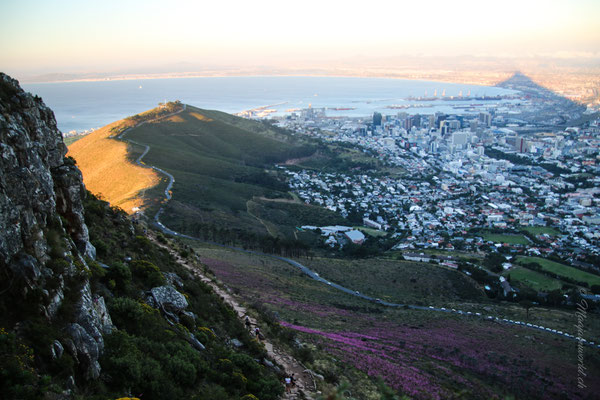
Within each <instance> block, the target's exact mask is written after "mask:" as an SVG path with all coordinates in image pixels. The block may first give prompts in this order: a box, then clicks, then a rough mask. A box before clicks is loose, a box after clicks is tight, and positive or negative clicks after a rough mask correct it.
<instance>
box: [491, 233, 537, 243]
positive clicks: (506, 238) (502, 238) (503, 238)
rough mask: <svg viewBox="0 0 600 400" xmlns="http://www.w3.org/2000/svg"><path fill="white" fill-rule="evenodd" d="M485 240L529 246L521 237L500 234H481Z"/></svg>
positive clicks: (523, 237)
mask: <svg viewBox="0 0 600 400" xmlns="http://www.w3.org/2000/svg"><path fill="white" fill-rule="evenodd" d="M481 236H482V237H483V238H484V239H485V240H487V241H491V242H496V243H508V244H523V245H526V244H529V241H528V240H527V239H526V238H525V236H523V235H507V234H501V233H483V234H482V235H481Z"/></svg>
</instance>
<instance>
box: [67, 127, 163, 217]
mask: <svg viewBox="0 0 600 400" xmlns="http://www.w3.org/2000/svg"><path fill="white" fill-rule="evenodd" d="M128 125H133V124H132V122H131V121H127V120H121V121H117V122H114V123H112V124H110V125H107V126H105V127H103V128H101V129H98V130H96V131H94V132H92V133H90V134H89V135H87V136H84V137H83V138H81V139H79V140H78V141H76V142H75V143H73V144H71V146H69V152H68V156H70V157H73V158H75V159H76V160H77V165H78V166H79V169H80V170H81V172H82V173H83V175H84V180H85V185H86V187H87V188H88V189H89V190H91V191H92V192H93V193H95V194H97V195H101V196H102V198H104V199H106V200H108V201H109V202H110V203H111V204H112V205H114V206H118V207H121V208H123V209H124V210H126V211H128V212H131V210H132V208H134V207H141V206H143V198H142V196H140V193H142V192H143V191H144V190H145V189H148V188H151V187H153V186H155V185H156V184H158V182H159V181H160V178H159V176H158V174H157V173H156V172H154V171H153V170H152V169H148V168H142V167H140V166H138V165H136V164H135V163H133V162H131V161H130V160H129V158H128V157H129V156H128V154H129V152H128V145H127V143H125V142H122V141H118V140H115V139H113V138H111V136H114V135H115V130H116V129H118V128H120V127H121V129H123V127H124V126H128Z"/></svg>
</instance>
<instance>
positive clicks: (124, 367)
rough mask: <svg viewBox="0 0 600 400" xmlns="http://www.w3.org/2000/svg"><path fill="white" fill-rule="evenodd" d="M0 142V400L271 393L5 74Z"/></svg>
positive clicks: (198, 285) (251, 361)
mask: <svg viewBox="0 0 600 400" xmlns="http://www.w3.org/2000/svg"><path fill="white" fill-rule="evenodd" d="M135 122H136V121H132V123H135ZM0 145H1V147H2V154H3V156H2V157H1V158H0V210H2V212H0V227H1V228H2V229H0V277H1V279H0V294H1V296H0V315H1V316H2V317H1V318H0V393H1V397H2V398H3V399H27V400H28V399H36V400H37V399H55V400H67V399H83V398H85V399H98V400H99V399H114V398H121V397H123V396H131V395H132V394H133V395H136V396H137V397H142V395H143V398H144V399H174V398H186V399H198V400H200V399H211V400H212V399H236V400H237V399H240V398H242V399H256V398H257V397H258V398H260V399H261V400H265V399H267V400H268V399H276V398H279V396H280V395H281V394H282V392H283V387H282V385H281V383H280V379H279V377H278V376H277V375H276V369H275V368H274V367H273V364H271V363H268V362H266V361H264V357H265V356H266V354H267V353H266V351H265V349H264V347H263V346H262V344H260V343H258V342H257V341H256V340H254V339H253V338H252V337H251V336H250V334H249V332H248V331H247V330H246V329H245V328H244V326H243V325H242V323H241V322H240V321H239V320H238V318H237V317H236V314H235V312H234V311H233V310H232V309H231V308H230V307H228V306H226V305H225V304H224V303H223V302H222V301H221V299H220V298H219V297H218V296H217V295H215V293H214V292H213V290H212V289H211V288H210V287H209V286H207V285H206V284H204V283H202V282H201V281H200V280H199V279H196V278H195V277H194V276H192V275H191V274H189V272H188V271H187V270H186V269H185V268H184V267H182V266H181V265H180V264H178V263H176V262H175V260H174V259H173V257H172V256H171V255H170V253H169V252H168V251H167V250H165V249H162V248H159V247H158V246H156V245H154V244H153V243H152V242H150V241H149V240H148V239H147V238H146V237H144V236H143V232H144V230H143V228H142V227H141V226H139V225H137V224H135V225H134V224H132V222H131V221H130V220H129V219H128V218H127V215H126V214H125V213H124V212H123V211H122V210H120V209H118V208H115V207H110V206H109V204H108V203H106V202H103V201H100V200H98V199H97V198H95V197H94V196H93V195H91V194H90V193H89V192H86V190H85V187H84V186H83V184H82V177H81V172H80V171H79V170H78V169H77V167H76V165H75V163H74V161H73V159H71V158H65V157H64V155H65V153H66V147H65V145H64V143H63V141H62V137H61V133H60V131H59V130H58V129H57V127H56V120H55V119H54V115H53V113H52V111H51V110H50V109H49V108H47V107H46V106H45V105H44V103H43V102H42V101H41V99H40V98H38V97H33V96H32V95H30V94H28V93H25V92H24V91H23V90H22V89H21V88H20V87H19V85H18V82H17V81H15V80H13V79H11V78H10V77H8V76H6V75H4V74H2V73H0ZM159 240H160V239H159ZM162 240H163V241H164V238H162ZM92 243H93V244H95V246H94V245H92ZM180 254H181V256H182V257H190V259H189V262H188V264H189V265H192V266H198V267H201V265H199V264H198V263H197V262H196V261H195V260H196V257H193V258H192V257H191V256H192V255H191V253H190V252H189V251H187V250H185V249H181V251H180ZM230 339H237V340H235V341H234V340H230ZM234 343H235V344H234ZM261 362H262V363H261ZM263 364H265V365H263Z"/></svg>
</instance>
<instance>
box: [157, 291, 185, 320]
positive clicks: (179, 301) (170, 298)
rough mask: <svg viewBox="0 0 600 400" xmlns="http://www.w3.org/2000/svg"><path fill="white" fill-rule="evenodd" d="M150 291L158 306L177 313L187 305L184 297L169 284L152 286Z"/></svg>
mask: <svg viewBox="0 0 600 400" xmlns="http://www.w3.org/2000/svg"><path fill="white" fill-rule="evenodd" d="M151 292H152V298H153V299H154V301H155V302H157V303H158V304H157V306H158V307H159V308H164V309H165V310H167V311H170V312H175V313H178V312H181V311H183V310H185V308H186V307H187V306H188V302H187V300H186V299H185V297H184V296H183V295H182V294H181V293H179V292H178V291H177V290H175V289H174V288H173V287H171V286H158V287H155V288H152V290H151Z"/></svg>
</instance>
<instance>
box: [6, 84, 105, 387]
mask: <svg viewBox="0 0 600 400" xmlns="http://www.w3.org/2000/svg"><path fill="white" fill-rule="evenodd" d="M66 153H67V148H66V146H65V144H64V143H63V139H62V134H61V133H60V131H59V130H58V129H57V126H56V120H55V118H54V113H53V112H52V111H51V110H50V109H49V108H48V107H46V105H45V104H44V103H43V101H42V100H41V99H40V98H38V97H37V96H36V97H34V96H32V95H31V94H29V93H25V92H24V91H23V90H22V89H21V88H20V87H19V83H18V82H17V81H16V80H14V79H12V78H10V77H9V76H7V75H5V74H2V73H0V272H1V273H2V276H3V279H5V282H4V283H2V287H0V289H1V290H3V291H4V292H5V293H10V294H11V295H16V296H21V297H23V298H26V297H27V295H28V293H30V292H32V291H36V292H39V293H42V296H41V300H40V303H41V304H39V308H40V312H41V313H42V315H44V316H46V318H48V320H52V319H53V318H54V316H55V314H56V313H57V311H58V310H59V308H60V306H61V304H62V302H63V301H64V298H65V290H66V288H67V285H69V282H75V281H76V282H77V290H78V293H79V300H77V301H76V307H75V312H74V315H72V323H71V324H69V325H68V327H67V328H66V330H65V331H66V332H65V339H64V340H63V339H61V342H62V344H61V343H60V342H57V344H55V345H54V347H53V350H52V353H53V354H55V355H56V356H57V357H60V356H61V355H62V346H63V345H64V347H65V349H66V350H69V349H70V350H71V351H72V352H74V353H76V354H75V356H76V358H77V359H78V360H79V361H80V364H81V365H82V366H83V367H84V368H85V369H86V372H87V373H86V375H87V376H88V377H91V378H96V377H98V375H99V372H100V365H99V364H98V357H99V355H100V354H101V352H102V349H103V345H104V342H103V338H102V334H103V333H109V332H110V331H111V329H112V322H111V320H110V316H109V315H108V312H107V311H106V306H105V305H104V300H103V299H102V298H93V297H92V294H91V290H90V285H89V281H88V280H87V271H89V269H88V267H87V264H86V261H85V260H86V258H90V259H94V258H95V249H94V246H92V245H91V243H90V241H89V235H88V228H87V226H86V225H85V220H84V210H83V200H84V198H85V194H86V191H85V187H84V185H83V180H82V176H81V172H80V171H79V169H78V168H77V166H76V165H75V163H74V162H73V161H72V160H71V159H68V158H64V156H65V154H66ZM69 288H70V287H69ZM69 336H70V338H69Z"/></svg>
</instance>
